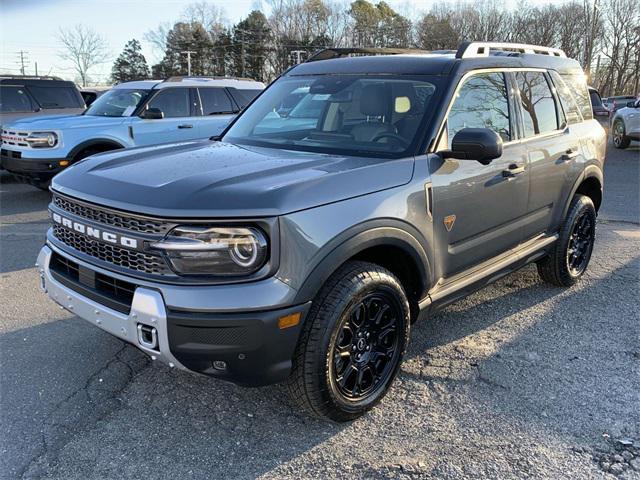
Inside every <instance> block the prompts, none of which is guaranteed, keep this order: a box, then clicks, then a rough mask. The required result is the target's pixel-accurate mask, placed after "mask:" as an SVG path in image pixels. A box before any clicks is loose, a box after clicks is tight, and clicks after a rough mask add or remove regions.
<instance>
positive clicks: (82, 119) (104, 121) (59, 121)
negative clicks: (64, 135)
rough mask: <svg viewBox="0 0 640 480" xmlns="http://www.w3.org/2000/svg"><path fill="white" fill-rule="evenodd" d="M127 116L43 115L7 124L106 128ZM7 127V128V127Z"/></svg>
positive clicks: (41, 127)
mask: <svg viewBox="0 0 640 480" xmlns="http://www.w3.org/2000/svg"><path fill="white" fill-rule="evenodd" d="M126 118H127V117H96V116H92V115H42V116H38V117H32V118H24V119H22V120H18V121H16V122H14V123H11V124H7V126H6V127H10V128H11V129H16V130H18V129H22V130H27V131H29V130H36V129H38V130H44V129H47V130H64V129H69V128H95V127H99V128H104V127H107V126H111V125H119V124H121V123H122V122H124V121H125V120H126ZM6 127H5V128H6Z"/></svg>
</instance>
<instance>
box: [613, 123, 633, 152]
mask: <svg viewBox="0 0 640 480" xmlns="http://www.w3.org/2000/svg"><path fill="white" fill-rule="evenodd" d="M611 134H612V136H613V146H614V147H616V148H620V149H625V148H627V147H628V146H629V145H631V139H630V138H629V137H627V135H626V130H625V128H624V122H623V121H622V120H616V121H615V122H614V123H613V128H612V129H611Z"/></svg>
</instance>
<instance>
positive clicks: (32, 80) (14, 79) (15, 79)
mask: <svg viewBox="0 0 640 480" xmlns="http://www.w3.org/2000/svg"><path fill="white" fill-rule="evenodd" d="M0 85H19V86H29V85H33V86H42V85H44V86H48V87H68V86H69V85H73V86H75V83H73V82H71V81H69V80H62V79H61V78H58V77H29V76H24V77H23V76H4V75H3V76H0Z"/></svg>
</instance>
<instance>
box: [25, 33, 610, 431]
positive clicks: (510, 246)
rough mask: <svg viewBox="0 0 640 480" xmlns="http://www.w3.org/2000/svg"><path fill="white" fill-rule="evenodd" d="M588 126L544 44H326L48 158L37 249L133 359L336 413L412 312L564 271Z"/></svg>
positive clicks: (590, 151) (576, 267)
mask: <svg viewBox="0 0 640 480" xmlns="http://www.w3.org/2000/svg"><path fill="white" fill-rule="evenodd" d="M380 53H389V54H394V55H380ZM350 54H357V55H359V56H356V57H354V56H349V55H350ZM290 95H294V96H295V98H294V99H291V98H289V96H290ZM303 102H304V103H303ZM294 103H295V104H296V105H292V104H294ZM282 105H287V106H288V107H290V108H288V110H287V112H285V113H284V114H282V115H281V114H279V113H277V112H278V110H279V109H280V110H281V106H282ZM292 112H295V114H292ZM605 143H606V139H605V132H604V130H603V129H602V127H601V126H600V124H599V123H598V122H597V121H596V120H594V119H593V112H592V109H591V103H590V100H589V92H588V90H587V86H586V84H585V83H584V75H583V72H582V70H581V69H580V66H579V64H578V62H576V61H574V60H570V59H567V58H566V57H565V55H564V53H563V52H561V51H559V50H555V49H549V48H545V47H536V46H531V45H515V44H488V43H468V44H464V45H462V46H461V47H460V48H459V49H458V51H457V52H451V53H442V52H435V53H429V52H420V51H410V52H408V51H398V50H392V51H384V52H381V51H379V50H375V49H331V50H325V51H323V52H321V53H319V54H317V55H316V56H315V57H313V58H312V59H311V60H310V61H308V62H306V63H304V64H301V65H297V66H296V67H294V68H292V69H290V70H289V71H287V72H286V73H285V74H283V75H282V76H281V77H280V78H279V79H278V80H277V81H275V82H274V83H273V84H271V85H270V86H269V87H268V88H267V89H266V90H265V91H264V92H263V93H262V94H261V95H260V96H258V97H257V99H255V100H254V101H253V102H252V103H251V104H250V105H249V106H248V107H247V108H246V109H245V110H244V111H243V112H242V113H241V114H240V115H239V116H238V117H237V118H236V119H235V120H234V121H233V122H232V124H231V125H230V126H229V127H227V129H226V130H225V131H224V132H223V134H222V135H221V136H220V137H216V138H213V139H211V140H209V141H191V142H181V143H178V144H174V145H160V146H154V147H142V148H135V149H132V150H128V151H122V152H108V153H103V154H100V155H97V156H93V157H90V158H87V159H85V160H83V161H81V162H79V163H77V164H76V165H74V166H73V167H71V168H70V169H69V170H67V171H64V172H62V173H61V174H60V175H58V176H56V177H55V178H54V180H53V184H52V187H51V190H52V192H53V200H52V203H51V205H50V210H51V217H52V221H53V225H52V228H51V229H50V230H49V232H48V234H47V240H46V245H45V246H44V247H43V248H42V251H41V252H40V255H39V257H38V261H37V265H38V271H39V273H40V275H41V277H42V286H43V288H44V290H45V291H46V292H48V295H49V296H50V297H51V298H53V299H54V300H55V301H56V302H58V303H59V304H60V305H62V306H63V307H64V308H67V309H69V310H70V311H72V312H73V313H75V314H77V315H79V316H80V317H82V318H85V319H86V320H88V321H90V322H92V323H93V324H94V325H96V326H98V327H99V328H102V329H104V330H106V331H107V332H110V333H111V334H113V335H115V336H117V337H119V338H121V339H123V340H125V341H127V342H130V343H132V344H134V345H137V346H138V347H139V348H140V349H141V350H143V351H144V352H146V353H147V354H149V355H150V356H151V358H152V359H154V360H158V361H162V362H164V363H166V364H168V365H169V366H170V367H176V368H181V369H186V370H190V371H194V372H199V373H201V374H205V375H210V376H213V377H218V378H221V379H226V380H230V381H233V382H236V383H239V384H242V385H263V384H267V383H273V382H286V383H287V385H288V388H289V390H290V392H291V394H292V397H293V398H294V399H295V400H296V401H297V402H299V404H300V405H302V406H304V407H306V408H307V409H308V410H309V411H310V412H312V413H313V414H316V415H319V416H325V417H328V418H331V419H334V420H337V421H346V420H350V419H354V418H356V417H358V416H359V415H361V414H362V413H363V412H365V411H367V410H368V409H370V408H371V407H373V406H374V405H375V404H376V403H377V402H378V401H379V400H380V399H381V398H382V397H383V396H384V394H385V392H386V391H387V390H388V389H389V387H390V385H391V383H392V382H393V379H394V377H395V376H396V374H397V372H398V369H399V366H400V363H401V360H402V356H403V353H404V351H405V349H406V347H407V342H408V340H409V331H410V326H411V324H412V323H413V321H414V320H416V319H417V318H418V314H419V313H420V312H423V314H426V315H430V314H433V313H434V312H435V311H437V310H438V309H440V308H442V307H443V306H445V305H447V304H449V303H451V302H453V301H455V300H457V299H459V298H461V297H463V296H464V295H467V294H468V293H469V292H471V291H473V290H476V289H478V288H481V287H483V286H485V285H487V284H488V283H489V282H492V281H494V280H495V279H497V278H499V277H501V276H503V275H506V274H508V273H509V272H513V271H514V270H516V269H518V268H520V267H522V266H523V265H525V264H527V263H530V262H537V264H538V271H539V272H540V276H541V277H542V279H543V280H545V281H547V282H550V283H551V284H553V285H557V286H564V287H568V286H571V285H573V284H574V283H575V282H576V281H577V280H578V279H579V278H580V277H581V276H582V275H583V274H584V272H585V270H586V268H587V265H588V264H589V259H590V256H591V252H592V248H593V244H594V238H595V226H596V212H597V211H598V208H599V206H600V203H601V199H602V185H603V176H602V168H603V161H604V154H605ZM168 381H170V380H168Z"/></svg>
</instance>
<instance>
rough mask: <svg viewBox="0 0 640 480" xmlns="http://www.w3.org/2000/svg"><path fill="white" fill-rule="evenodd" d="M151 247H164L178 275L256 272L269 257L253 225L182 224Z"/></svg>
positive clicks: (263, 241)
mask: <svg viewBox="0 0 640 480" xmlns="http://www.w3.org/2000/svg"><path fill="white" fill-rule="evenodd" d="M151 247H152V248H156V249H159V250H164V252H165V254H166V255H167V257H168V259H169V261H170V262H171V264H172V265H173V268H174V269H175V270H176V271H177V272H178V273H181V274H199V275H216V276H218V275H219V276H239V275H249V274H251V273H254V272H256V271H258V270H259V269H260V268H261V267H262V266H263V265H264V264H265V262H266V260H267V256H268V249H267V240H266V238H265V236H264V234H263V233H262V232H261V231H260V230H259V229H257V228H252V227H247V228H244V227H198V226H181V227H177V228H174V229H173V230H172V231H171V232H169V235H167V237H165V238H164V239H163V240H161V241H159V242H155V243H152V244H151Z"/></svg>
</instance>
